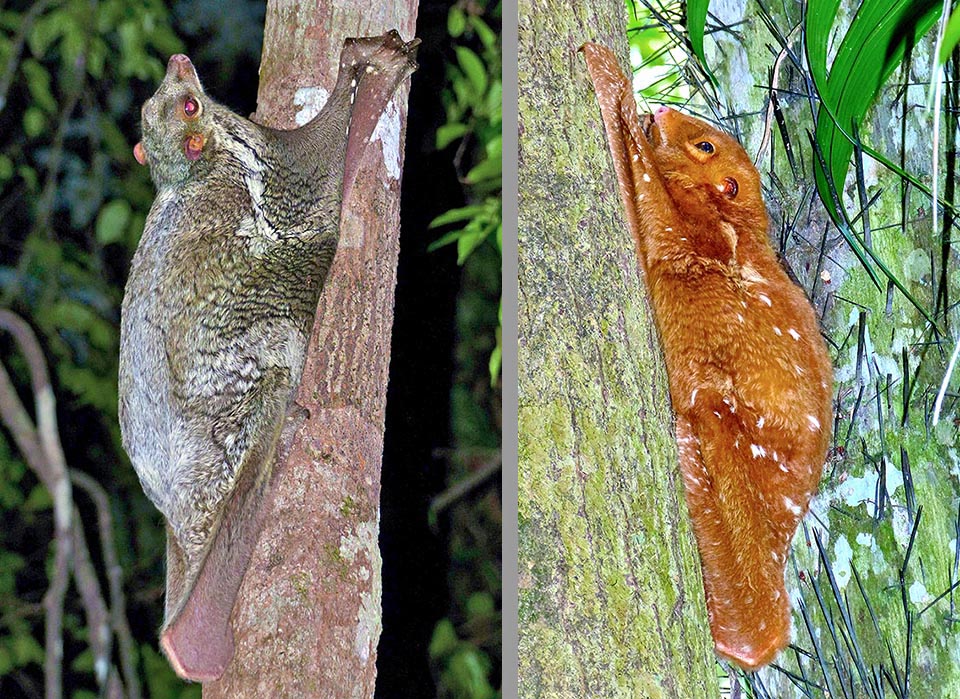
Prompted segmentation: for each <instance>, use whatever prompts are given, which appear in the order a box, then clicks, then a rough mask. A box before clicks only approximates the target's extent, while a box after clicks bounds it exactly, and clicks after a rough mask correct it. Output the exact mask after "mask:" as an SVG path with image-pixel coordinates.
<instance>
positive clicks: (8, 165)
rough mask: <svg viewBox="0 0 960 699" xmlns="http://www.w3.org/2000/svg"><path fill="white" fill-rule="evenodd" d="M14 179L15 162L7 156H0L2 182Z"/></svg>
mask: <svg viewBox="0 0 960 699" xmlns="http://www.w3.org/2000/svg"><path fill="white" fill-rule="evenodd" d="M11 177H13V161H12V160H11V159H10V158H9V157H8V156H6V155H0V182H5V181H6V180H9V179H10V178H11Z"/></svg>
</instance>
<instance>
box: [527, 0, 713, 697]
mask: <svg viewBox="0 0 960 699" xmlns="http://www.w3.org/2000/svg"><path fill="white" fill-rule="evenodd" d="M625 28H626V18H625V16H624V7H623V3H622V2H620V1H618V0H608V1H604V2H595V3H580V2H569V1H568V2H563V1H557V0H551V1H549V2H533V0H524V1H523V2H521V3H520V33H519V38H520V52H519V53H520V55H519V83H520V84H519V91H520V105H519V106H520V154H519V202H520V221H519V251H520V252H519V255H520V259H519V278H520V295H519V318H520V323H519V365H520V373H519V381H520V387H519V430H520V442H519V449H520V454H519V456H520V473H519V482H520V500H519V526H520V532H519V534H520V563H519V575H520V612H519V625H520V685H519V686H520V695H521V696H522V697H545V698H546V697H581V696H582V697H631V698H632V697H677V698H678V699H679V698H683V699H689V697H711V696H718V689H717V686H716V679H715V673H714V660H713V655H712V653H711V648H712V645H711V642H710V631H709V628H708V625H707V618H706V610H705V607H704V602H703V588H702V583H701V581H700V573H699V559H698V558H697V553H696V547H695V544H694V539H693V535H692V531H691V529H690V524H689V519H688V517H687V513H686V506H685V504H684V501H683V495H682V485H681V483H680V479H679V477H678V471H677V457H676V445H675V441H674V436H673V429H672V424H671V421H672V419H671V413H670V409H669V400H668V393H667V383H666V373H665V371H664V367H663V361H662V357H661V355H660V350H659V345H658V342H657V338H656V333H655V331H654V326H653V323H652V319H651V315H650V311H649V307H648V305H647V302H646V292H645V291H644V289H643V286H642V282H641V278H640V272H639V267H638V262H637V257H636V253H635V251H634V243H633V241H632V240H631V238H630V236H629V233H628V232H627V228H626V223H625V221H624V218H623V214H622V212H621V206H620V199H619V196H618V194H617V190H616V180H615V178H614V174H613V169H612V163H611V160H610V156H609V153H608V151H607V146H606V142H605V140H604V135H603V126H602V123H601V121H600V110H599V107H598V105H597V100H596V97H595V96H594V94H593V91H592V89H591V87H590V84H589V81H588V80H587V71H586V66H585V64H584V62H583V57H582V56H581V55H580V54H579V53H578V52H577V48H578V47H579V46H580V45H581V44H582V43H583V42H585V41H588V40H590V41H597V42H601V43H604V44H606V45H608V46H612V47H615V49H616V51H617V52H618V53H619V55H620V56H621V57H622V59H623V58H625V56H626V50H625V49H626V37H625ZM622 63H623V65H624V66H626V65H627V63H626V61H625V60H623V61H622Z"/></svg>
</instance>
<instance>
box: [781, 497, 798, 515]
mask: <svg viewBox="0 0 960 699" xmlns="http://www.w3.org/2000/svg"><path fill="white" fill-rule="evenodd" d="M783 504H784V505H785V506H786V508H787V509H788V510H790V511H791V512H792V513H793V514H795V515H798V514H800V512H801V510H800V505H798V504H797V503H795V502H794V501H793V500H791V499H790V498H788V497H787V496H784V497H783Z"/></svg>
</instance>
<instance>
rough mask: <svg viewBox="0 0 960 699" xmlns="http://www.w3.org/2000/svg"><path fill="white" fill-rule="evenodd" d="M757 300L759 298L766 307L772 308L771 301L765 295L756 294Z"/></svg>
mask: <svg viewBox="0 0 960 699" xmlns="http://www.w3.org/2000/svg"><path fill="white" fill-rule="evenodd" d="M757 298H759V299H760V300H761V301H763V302H764V303H765V304H767V305H768V306H773V301H771V300H770V297H769V296H767V295H766V294H758V296H757Z"/></svg>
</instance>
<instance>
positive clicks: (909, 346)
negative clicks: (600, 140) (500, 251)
mask: <svg viewBox="0 0 960 699" xmlns="http://www.w3.org/2000/svg"><path fill="white" fill-rule="evenodd" d="M953 4H954V5H956V3H953ZM741 5H742V6H746V7H747V8H748V9H747V11H746V14H745V15H741V14H740V11H741V10H742V6H741V7H737V8H735V7H734V6H733V4H727V5H723V4H721V3H716V2H714V3H711V2H709V0H689V1H688V2H687V3H684V4H681V3H680V2H671V1H669V0H637V1H636V2H634V1H633V0H627V2H626V6H627V9H628V13H629V15H630V25H629V27H628V30H627V32H628V37H629V41H630V46H631V54H632V59H633V60H632V62H633V64H634V66H635V69H636V74H635V86H637V87H638V89H639V88H643V89H642V90H641V100H649V101H650V102H651V103H654V104H657V103H659V104H669V105H671V106H677V107H680V108H682V109H685V111H687V112H689V113H693V114H698V115H700V116H702V117H703V118H705V119H708V120H710V121H713V122H714V123H717V124H720V125H721V127H722V128H726V129H727V130H728V131H732V132H734V133H736V134H737V135H738V137H739V138H740V139H741V142H742V143H744V145H745V147H747V148H748V152H750V153H751V154H754V153H756V154H757V155H756V162H757V166H758V169H759V170H760V172H761V176H762V179H763V184H764V189H765V195H766V199H767V206H768V209H769V210H770V214H771V219H772V221H771V235H772V236H774V242H775V245H776V246H777V250H778V252H779V253H780V255H781V257H782V259H783V262H784V264H785V266H786V267H787V268H788V269H789V271H790V272H791V273H792V275H793V276H794V279H796V280H797V281H798V282H799V283H800V284H801V286H802V287H803V288H804V289H805V291H806V292H807V294H808V296H809V297H810V298H811V299H812V300H813V302H814V305H815V307H816V308H817V310H818V314H819V315H820V317H821V322H822V326H823V328H822V329H823V334H824V337H825V338H826V340H827V342H828V345H829V349H830V352H831V356H832V359H833V362H834V368H835V377H834V390H835V402H834V407H835V411H836V420H835V424H834V435H833V447H832V448H831V450H830V452H829V454H828V462H827V464H826V466H825V469H824V474H823V479H822V481H821V484H820V493H819V495H818V496H817V498H816V499H815V500H814V502H813V504H812V506H811V512H810V514H809V515H808V517H807V518H806V519H805V520H804V525H803V526H802V527H801V530H800V532H798V534H797V537H796V538H795V540H794V550H793V554H792V556H791V562H790V565H789V566H788V571H787V582H788V588H789V589H790V593H791V598H792V599H793V601H794V612H795V613H794V626H795V640H794V643H793V644H792V645H791V647H790V649H789V650H788V651H786V652H785V653H783V654H781V655H780V657H779V658H778V659H777V663H776V664H775V665H774V666H772V667H770V668H767V669H765V670H763V671H761V672H759V673H756V674H744V673H742V672H740V671H739V670H736V669H735V668H733V669H731V668H729V667H727V666H724V667H723V668H722V669H721V671H722V672H724V674H727V675H728V678H727V687H728V689H727V691H728V692H729V694H725V696H743V695H744V694H745V695H746V696H750V697H759V698H766V697H771V698H772V697H776V698H777V699H782V698H784V697H809V698H814V697H838V696H843V697H851V698H852V697H870V698H875V699H879V698H880V697H884V696H887V697H889V696H896V697H907V696H915V697H941V696H954V695H955V694H956V692H957V691H958V687H960V640H958V639H960V637H958V635H957V633H956V624H957V614H956V590H957V587H958V585H960V582H958V561H960V548H958V538H960V537H958V536H957V532H958V529H957V527H958V526H960V510H958V507H960V485H958V484H960V480H958V474H960V472H958V466H957V464H958V457H957V450H956V445H957V443H958V426H960V420H958V418H957V408H958V403H957V398H958V394H957V392H956V390H953V391H951V390H949V386H950V385H953V386H955V385H956V375H955V374H954V376H953V377H952V383H951V374H950V372H951V368H950V367H949V366H948V363H949V362H948V358H949V357H950V356H951V351H952V352H954V356H955V352H956V349H955V348H956V347H960V334H958V332H957V328H958V323H957V309H958V305H957V302H956V298H957V294H958V293H960V260H958V257H957V250H956V245H955V242H954V241H955V240H956V238H957V216H956V184H957V183H956V179H957V176H958V170H957V167H956V165H957V163H956V153H957V138H958V130H957V117H956V112H957V108H958V105H960V68H958V65H960V52H958V51H957V49H956V46H957V41H958V38H960V28H957V27H958V26H960V20H958V19H956V18H957V17H960V9H956V8H955V9H954V12H953V15H954V17H953V18H952V19H951V22H950V23H949V24H947V23H944V25H945V27H946V31H945V34H944V39H943V41H942V42H939V43H938V41H937V36H938V32H937V29H938V25H937V21H938V20H939V19H940V16H939V15H940V11H941V9H942V8H943V7H949V6H950V4H949V3H948V4H947V5H944V4H943V3H938V2H933V1H932V0H850V1H841V0H807V1H806V2H803V3H801V2H795V3H768V2H764V1H763V0H757V1H755V2H749V3H742V4H741ZM944 25H941V27H943V26H944ZM951 26H952V28H951ZM705 37H706V38H705ZM937 47H939V51H938V50H937ZM708 66H709V68H711V69H712V70H713V74H712V75H711V74H710V73H709V72H708V70H707V68H708ZM941 71H942V72H941ZM751 149H753V150H751ZM938 161H939V166H938V165H936V163H937V162H938ZM934 193H937V197H938V199H937V202H936V204H935V205H934V202H933V200H932V197H933V196H934ZM941 386H942V388H941ZM938 390H939V396H938ZM940 401H942V410H943V412H942V413H941V414H940V415H939V421H938V420H937V416H936V410H935V406H938V405H940ZM741 692H743V694H741Z"/></svg>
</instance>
